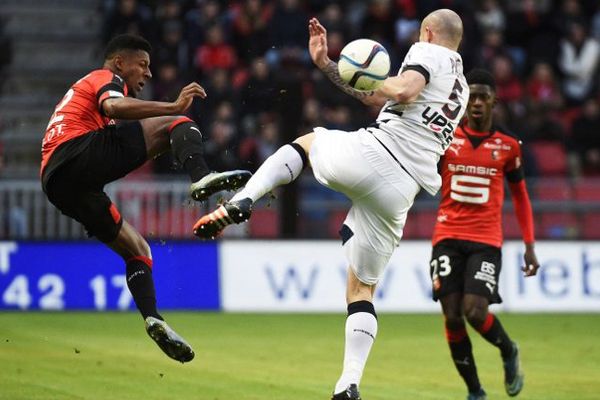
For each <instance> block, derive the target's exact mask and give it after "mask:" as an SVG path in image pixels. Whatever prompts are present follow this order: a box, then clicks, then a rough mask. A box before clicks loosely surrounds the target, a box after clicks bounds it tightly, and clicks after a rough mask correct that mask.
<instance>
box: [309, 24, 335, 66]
mask: <svg viewBox="0 0 600 400" xmlns="http://www.w3.org/2000/svg"><path fill="white" fill-rule="evenodd" d="M308 33H309V35H310V38H309V40H308V51H309V53H310V58H312V60H313V62H314V63H315V65H316V66H317V67H318V68H319V69H323V68H325V66H326V65H327V64H329V61H331V60H330V59H329V57H328V56H327V30H326V29H325V27H324V26H323V25H321V23H320V22H319V20H318V19H316V18H311V19H310V21H308Z"/></svg>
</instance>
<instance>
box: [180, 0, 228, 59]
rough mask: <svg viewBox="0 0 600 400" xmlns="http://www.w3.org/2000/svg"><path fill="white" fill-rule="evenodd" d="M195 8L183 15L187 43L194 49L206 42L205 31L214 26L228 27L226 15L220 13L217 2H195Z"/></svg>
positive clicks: (215, 0) (213, 0)
mask: <svg viewBox="0 0 600 400" xmlns="http://www.w3.org/2000/svg"><path fill="white" fill-rule="evenodd" d="M195 3H196V5H195V7H193V8H192V9H190V10H189V11H188V12H187V13H186V14H185V23H186V32H187V42H188V45H189V46H190V48H191V49H196V48H197V47H198V46H200V45H201V44H202V43H203V42H204V41H205V40H206V37H205V35H206V31H207V30H208V29H209V28H210V27H211V26H214V25H220V26H222V27H225V28H226V27H228V22H229V21H228V20H227V17H226V15H224V14H222V13H221V5H220V3H219V1H217V0H195Z"/></svg>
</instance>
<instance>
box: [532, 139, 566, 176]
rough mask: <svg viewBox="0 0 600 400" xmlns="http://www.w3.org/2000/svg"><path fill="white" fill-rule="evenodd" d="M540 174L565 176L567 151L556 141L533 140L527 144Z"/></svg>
mask: <svg viewBox="0 0 600 400" xmlns="http://www.w3.org/2000/svg"><path fill="white" fill-rule="evenodd" d="M529 148H530V150H531V153H532V154H533V156H534V158H535V161H536V165H537V168H538V171H539V173H540V175H541V176H565V175H566V174H567V152H566V150H565V147H564V146H563V145H562V144H561V143H558V142H549V141H545V142H533V143H531V144H529Z"/></svg>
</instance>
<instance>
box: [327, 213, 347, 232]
mask: <svg viewBox="0 0 600 400" xmlns="http://www.w3.org/2000/svg"><path fill="white" fill-rule="evenodd" d="M346 215H348V210H339V211H332V212H330V213H329V219H328V224H327V234H328V237H330V238H332V239H339V238H340V233H339V232H340V229H341V228H342V224H343V223H344V220H345V219H346Z"/></svg>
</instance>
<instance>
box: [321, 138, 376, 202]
mask: <svg viewBox="0 0 600 400" xmlns="http://www.w3.org/2000/svg"><path fill="white" fill-rule="evenodd" d="M364 139H365V136H364V135H361V134H360V133H359V132H344V131H338V130H327V129H323V128H316V129H315V132H314V134H313V140H312V142H311V148H310V153H309V159H310V165H311V167H312V170H313V174H314V176H315V178H316V179H317V181H319V182H320V183H321V184H322V185H324V186H327V187H329V188H331V189H333V190H335V191H337V192H340V193H343V194H345V195H346V196H348V197H349V198H350V199H354V198H356V197H359V196H360V195H361V194H362V193H364V192H366V191H367V190H368V188H367V185H368V184H369V183H370V182H371V181H369V178H371V179H372V178H373V177H374V174H375V172H376V171H375V170H374V168H373V166H371V165H370V164H369V162H368V160H367V159H366V157H365V155H364V153H365V151H367V150H368V149H366V146H367V144H366V143H365V141H364Z"/></svg>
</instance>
